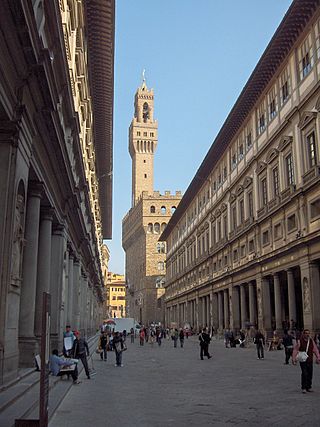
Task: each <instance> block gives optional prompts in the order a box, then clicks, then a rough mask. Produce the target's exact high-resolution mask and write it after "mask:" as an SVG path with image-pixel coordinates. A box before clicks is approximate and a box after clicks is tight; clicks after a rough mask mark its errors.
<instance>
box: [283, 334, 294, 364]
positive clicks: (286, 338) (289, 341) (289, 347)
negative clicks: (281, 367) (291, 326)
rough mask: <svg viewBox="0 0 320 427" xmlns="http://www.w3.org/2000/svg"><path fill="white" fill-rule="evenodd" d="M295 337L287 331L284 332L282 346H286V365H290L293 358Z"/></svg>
mask: <svg viewBox="0 0 320 427" xmlns="http://www.w3.org/2000/svg"><path fill="white" fill-rule="evenodd" d="M293 339H294V338H293V336H292V335H291V334H290V332H288V331H287V330H286V329H285V330H284V335H283V338H282V344H283V346H284V354H285V362H284V364H285V365H289V360H290V357H292V353H293Z"/></svg>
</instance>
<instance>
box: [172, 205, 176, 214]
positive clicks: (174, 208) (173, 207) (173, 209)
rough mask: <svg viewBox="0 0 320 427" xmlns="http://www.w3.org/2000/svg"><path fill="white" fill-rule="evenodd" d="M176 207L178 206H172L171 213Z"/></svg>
mask: <svg viewBox="0 0 320 427" xmlns="http://www.w3.org/2000/svg"><path fill="white" fill-rule="evenodd" d="M176 209H177V208H176V206H171V213H172V214H173V213H174V211H175V210H176Z"/></svg>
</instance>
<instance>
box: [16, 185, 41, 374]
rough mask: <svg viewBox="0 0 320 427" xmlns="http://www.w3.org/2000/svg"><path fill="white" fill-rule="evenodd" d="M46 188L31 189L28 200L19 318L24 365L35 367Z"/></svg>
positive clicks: (20, 346) (20, 344)
mask: <svg viewBox="0 0 320 427" xmlns="http://www.w3.org/2000/svg"><path fill="white" fill-rule="evenodd" d="M41 197H42V188H41V187H40V186H38V187H34V188H32V189H30V191H29V194H28V200H27V215H26V225H25V240H26V247H25V250H24V255H23V268H22V271H23V275H22V277H23V283H22V287H21V298H20V315H19V350H20V366H23V367H28V366H33V363H34V356H35V354H36V351H37V348H36V339H35V335H34V312H35V306H36V289H37V262H38V243H39V219H40V200H41Z"/></svg>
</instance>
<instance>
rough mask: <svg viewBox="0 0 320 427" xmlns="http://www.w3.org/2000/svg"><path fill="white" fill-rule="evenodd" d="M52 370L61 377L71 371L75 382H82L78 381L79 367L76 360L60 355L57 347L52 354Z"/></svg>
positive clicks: (53, 373)
mask: <svg viewBox="0 0 320 427" xmlns="http://www.w3.org/2000/svg"><path fill="white" fill-rule="evenodd" d="M72 367H73V369H72ZM50 371H51V372H52V375H54V376H56V377H61V376H62V375H64V374H66V373H67V374H68V373H69V374H70V375H71V376H72V379H73V384H80V382H81V381H78V369H77V365H76V363H75V360H74V359H64V358H63V357H59V353H58V350H56V349H55V350H52V355H51V356H50Z"/></svg>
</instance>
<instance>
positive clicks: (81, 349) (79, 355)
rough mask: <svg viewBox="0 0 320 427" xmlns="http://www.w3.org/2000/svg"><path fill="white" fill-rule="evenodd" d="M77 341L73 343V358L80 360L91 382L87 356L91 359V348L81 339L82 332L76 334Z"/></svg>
mask: <svg viewBox="0 0 320 427" xmlns="http://www.w3.org/2000/svg"><path fill="white" fill-rule="evenodd" d="M75 336H76V339H75V340H74V341H73V348H72V350H73V357H74V358H75V359H80V360H81V362H82V364H83V367H84V370H85V372H86V375H87V378H88V380H90V373H89V366H88V361H87V355H88V357H89V355H90V353H89V346H88V343H87V341H86V340H85V339H84V338H82V337H81V335H80V332H79V331H76V332H75Z"/></svg>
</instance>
